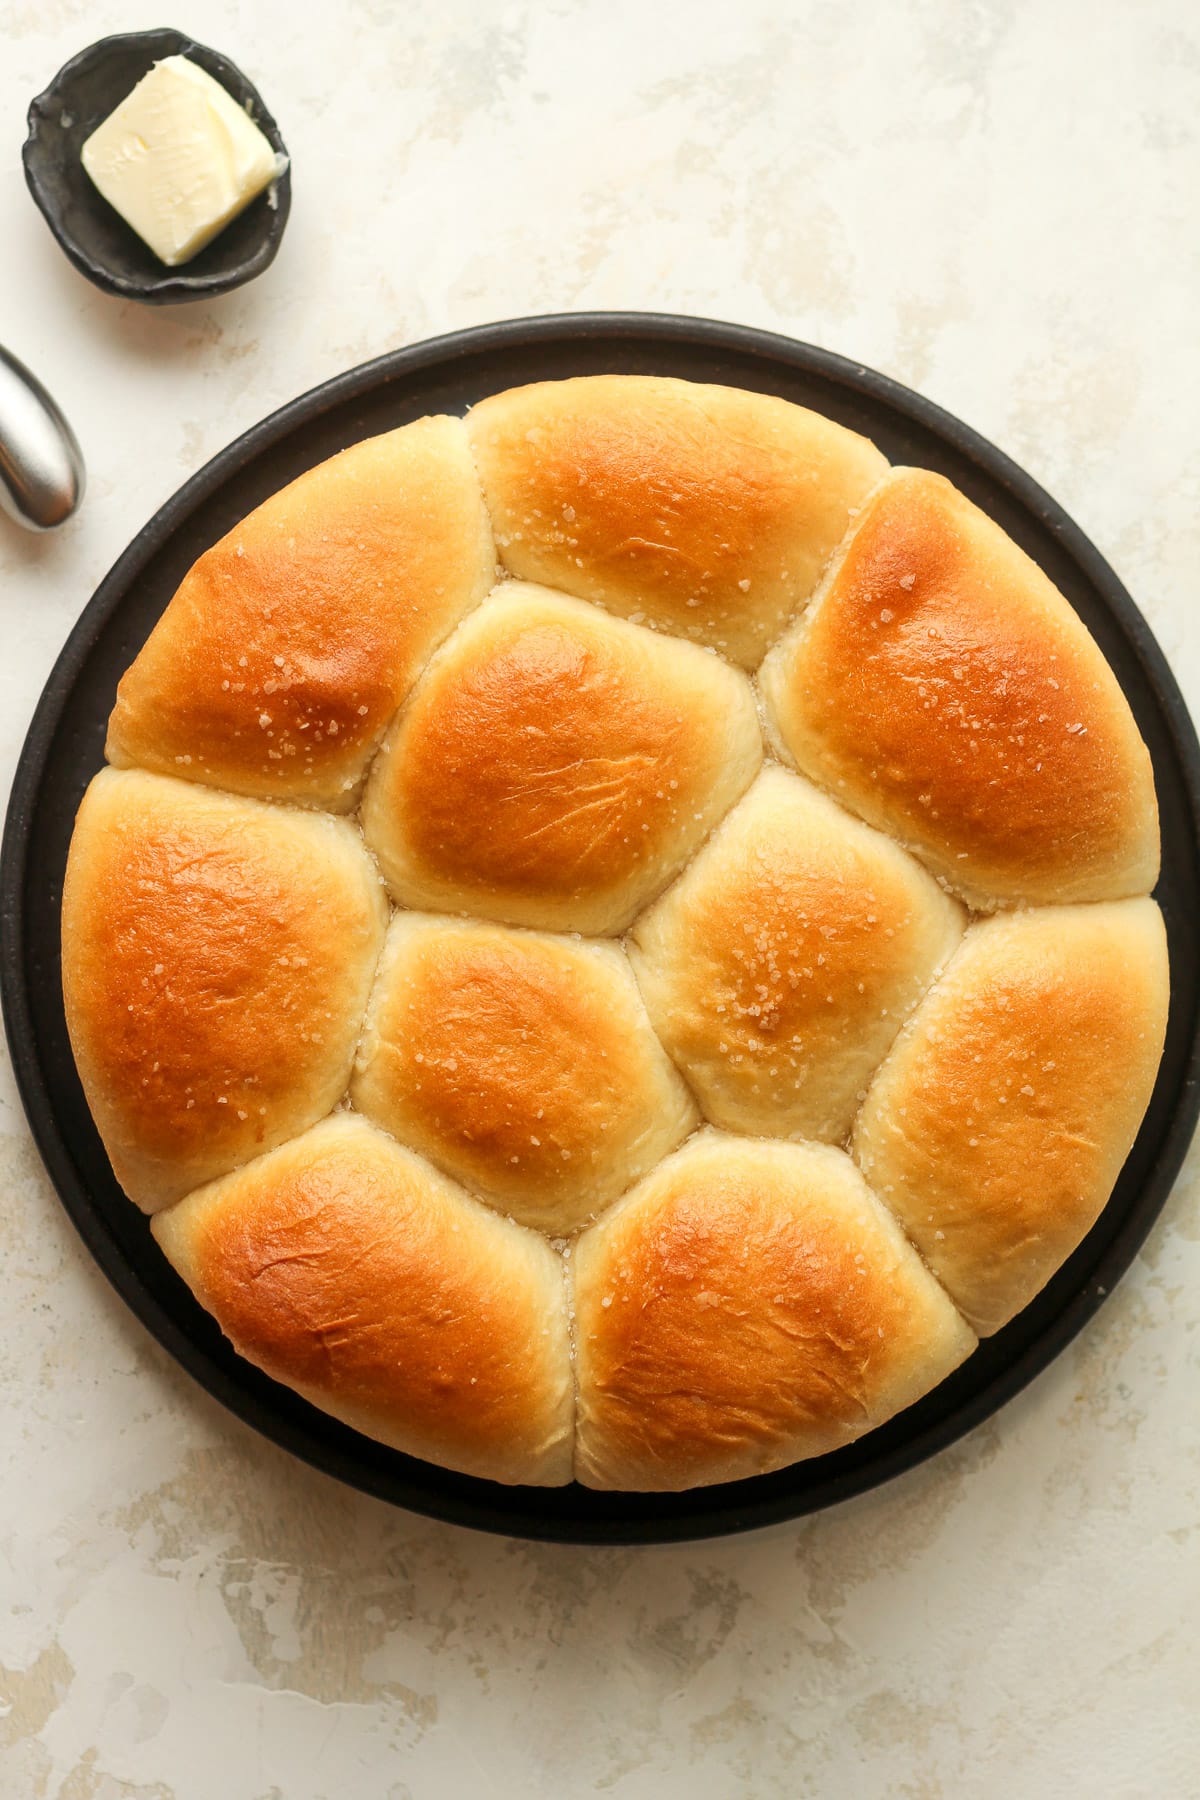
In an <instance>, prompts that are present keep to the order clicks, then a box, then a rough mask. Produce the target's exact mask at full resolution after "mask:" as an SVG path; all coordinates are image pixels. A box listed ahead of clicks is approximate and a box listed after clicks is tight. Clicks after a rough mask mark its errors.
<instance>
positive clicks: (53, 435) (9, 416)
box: [0, 346, 84, 531]
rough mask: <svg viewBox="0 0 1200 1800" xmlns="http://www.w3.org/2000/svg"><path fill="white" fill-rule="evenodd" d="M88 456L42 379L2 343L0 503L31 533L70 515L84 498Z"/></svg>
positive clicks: (50, 525) (58, 522)
mask: <svg viewBox="0 0 1200 1800" xmlns="http://www.w3.org/2000/svg"><path fill="white" fill-rule="evenodd" d="M83 483H84V471H83V454H82V452H81V451H80V448H79V444H78V441H77V439H76V437H75V433H74V432H73V431H72V430H71V427H70V426H69V425H68V424H67V421H66V420H65V419H64V418H63V416H62V413H61V412H60V411H59V409H58V407H57V406H56V405H55V403H54V401H53V400H52V399H51V398H50V396H49V394H48V393H47V392H46V390H45V388H44V387H43V386H42V384H41V382H40V381H38V379H37V378H36V376H34V375H31V374H30V372H29V370H28V369H27V368H26V367H25V365H24V363H20V362H18V361H17V359H16V357H15V356H12V355H10V354H9V352H8V351H7V350H5V349H4V348H3V347H2V346H0V507H3V508H4V511H5V512H6V513H8V514H10V516H11V517H12V518H14V519H15V520H16V521H17V523H18V524H19V525H27V526H28V527H29V529H30V530H31V531H49V530H50V529H51V527H52V526H55V525H61V524H62V522H63V520H64V519H69V518H70V516H71V514H72V513H73V512H74V511H75V508H76V507H77V506H78V505H79V502H80V500H81V499H82V498H83Z"/></svg>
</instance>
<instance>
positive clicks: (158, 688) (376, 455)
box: [107, 418, 496, 811]
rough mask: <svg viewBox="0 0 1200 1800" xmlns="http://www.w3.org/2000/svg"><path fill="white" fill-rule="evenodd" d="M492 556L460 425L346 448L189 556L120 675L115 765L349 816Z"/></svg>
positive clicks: (478, 591)
mask: <svg viewBox="0 0 1200 1800" xmlns="http://www.w3.org/2000/svg"><path fill="white" fill-rule="evenodd" d="M495 562H496V556H495V548H494V546H493V544H492V538H491V529H490V527H489V525H488V520H487V515H486V513H485V512H484V509H483V503H482V499H481V497H480V493H479V484H478V482H477V480H476V478H475V473H474V469H473V466H472V463H471V458H470V455H469V452H468V449H467V442H466V436H465V433H464V430H463V425H462V422H461V420H459V419H449V418H435V419H419V420H418V421H417V422H416V424H414V425H405V426H402V427H401V428H400V429H399V430H398V431H390V432H387V433H386V434H385V435H384V436H383V437H376V438H368V439H366V440H365V442H363V443H361V444H355V445H354V446H353V447H352V448H351V449H349V450H343V451H342V452H341V454H340V455H339V456H334V457H332V458H331V459H330V460H329V461H328V462H323V463H320V464H319V465H318V466H317V467H316V468H314V469H310V470H309V471H308V473H307V474H305V475H301V476H300V477H299V479H298V480H296V481H293V482H292V483H291V484H290V486H288V487H285V488H283V489H282V490H281V491H280V492H279V493H277V494H273V495H272V496H271V498H270V499H268V500H265V501H264V502H263V504H262V505H261V506H260V507H258V508H257V509H256V511H254V512H252V513H251V514H250V515H249V517H248V518H245V519H243V520H242V522H241V524H240V525H237V526H235V527H234V529H233V530H232V531H231V532H229V533H228V535H227V536H225V537H223V538H222V539H221V540H220V542H219V543H217V544H214V545H213V547H212V549H211V550H208V551H206V552H205V554H204V555H203V556H202V557H201V558H200V560H199V561H198V562H197V563H195V564H193V566H192V568H191V569H190V570H189V571H188V573H187V574H186V575H185V576H184V578H183V581H182V582H181V583H180V586H179V589H178V591H177V593H176V595H175V598H174V599H173V600H172V601H171V604H170V605H169V606H168V607H167V610H166V612H165V613H164V614H163V616H162V618H161V619H160V620H159V622H158V624H157V625H156V626H155V628H154V630H153V631H152V632H151V634H150V637H149V639H148V640H147V642H146V645H145V647H144V648H143V650H142V652H141V654H140V655H139V656H138V657H137V659H136V660H135V662H134V663H133V665H132V666H131V667H130V668H129V669H128V670H127V671H126V673H125V675H124V676H123V677H122V680H121V684H120V687H119V688H118V690H117V703H116V706H115V707H114V708H113V713H112V718H111V719H110V721H109V728H108V746H107V755H108V759H109V761H110V762H111V763H114V764H116V765H117V767H119V768H126V767H129V766H131V765H133V764H139V765H140V766H141V767H143V768H147V769H155V770H157V771H158V773H159V774H161V775H178V776H181V777H182V778H183V779H185V780H188V781H202V782H209V783H211V784H213V785H214V786H216V787H223V788H230V789H232V790H233V791H234V792H235V793H239V794H258V795H262V796H263V797H264V798H268V799H272V798H273V799H285V800H292V801H296V802H297V803H299V804H302V805H309V806H324V807H330V808H332V809H333V810H334V811H345V810H347V809H349V808H350V807H352V806H353V804H354V801H355V790H356V788H357V787H358V784H359V782H360V781H361V779H362V776H363V774H364V772H365V770H366V766H367V763H368V762H369V760H370V758H371V756H372V754H373V752H374V750H375V748H376V746H377V745H378V743H379V740H380V738H381V737H382V736H383V733H384V730H385V728H386V726H387V724H388V721H389V719H390V718H391V717H392V714H393V713H394V712H395V710H396V708H397V707H398V706H399V704H400V702H401V700H402V699H403V698H404V696H405V694H406V693H407V692H408V689H409V688H410V687H411V685H412V681H413V678H414V676H415V675H416V673H417V671H418V669H420V667H421V666H422V664H423V663H424V662H425V660H426V658H427V657H428V655H429V653H430V651H431V650H432V649H433V648H434V646H435V645H436V644H438V643H440V642H441V640H442V639H443V638H444V637H445V636H446V634H447V632H449V631H450V630H451V629H452V627H453V626H454V625H455V624H457V622H458V620H459V619H460V618H462V616H463V614H464V613H465V612H467V611H468V609H469V608H470V607H472V606H474V605H475V604H476V602H477V601H479V600H481V599H482V598H483V596H484V595H485V594H486V593H487V591H488V589H489V588H490V587H491V585H492V582H493V580H494V578H495Z"/></svg>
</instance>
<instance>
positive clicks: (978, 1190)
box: [854, 900, 1168, 1335]
mask: <svg viewBox="0 0 1200 1800" xmlns="http://www.w3.org/2000/svg"><path fill="white" fill-rule="evenodd" d="M1167 1001H1168V970H1167V948H1166V936H1165V933H1164V931H1163V923H1162V918H1161V916H1160V914H1159V911H1158V908H1157V907H1156V906H1155V904H1154V902H1153V900H1126V901H1121V902H1117V903H1115V904H1110V905H1100V906H1078V907H1054V908H1048V909H1045V910H1040V909H1039V910H1036V911H1032V912H1023V913H1009V914H1002V915H1000V916H999V917H997V918H994V919H989V920H987V921H985V922H983V923H980V924H978V925H975V926H973V927H972V928H971V930H970V931H969V932H968V933H967V935H966V937H965V939H964V940H963V944H962V948H961V949H960V950H959V952H958V954H957V956H956V957H955V958H954V960H953V961H952V962H951V964H950V966H949V968H948V969H947V970H946V973H945V974H944V975H943V977H942V979H941V980H940V981H939V982H938V983H937V985H936V987H935V988H934V989H933V991H932V993H931V994H930V995H929V997H928V998H927V999H926V1001H925V1002H924V1004H923V1005H922V1006H921V1007H920V1009H919V1010H918V1011H917V1013H916V1014H915V1015H914V1017H913V1018H912V1019H911V1021H910V1022H909V1024H908V1025H907V1026H906V1028H905V1029H904V1031H903V1032H902V1033H901V1035H900V1037H899V1039H898V1040H897V1042H896V1045H895V1048H894V1049H893V1051H892V1053H891V1055H890V1056H889V1057H888V1059H887V1061H886V1062H885V1063H884V1065H883V1067H882V1068H881V1069H880V1071H879V1074H878V1075H877V1077H876V1079H875V1081H874V1083H873V1084H872V1087H871V1090H870V1092H869V1094H868V1095H867V1099H866V1103H865V1104H864V1106H863V1109H862V1112H861V1114H860V1115H859V1119H858V1123H857V1126H856V1128H855V1133H854V1153H855V1155H856V1157H857V1158H858V1160H859V1162H860V1164H861V1166H862V1168H863V1170H864V1172H865V1174H866V1177H867V1179H868V1181H870V1182H871V1184H872V1186H873V1187H874V1188H875V1190H876V1192H877V1193H878V1194H879V1195H880V1196H881V1197H882V1199H883V1200H884V1201H885V1202H886V1204H887V1205H888V1206H889V1207H890V1208H891V1209H892V1211H893V1212H894V1213H895V1214H896V1216H897V1217H898V1219H899V1220H900V1223H901V1224H902V1225H903V1227H904V1229H905V1231H907V1233H908V1235H909V1237H910V1238H911V1239H912V1241H913V1242H914V1244H916V1246H917V1248H918V1250H920V1252H921V1254H922V1256H923V1257H924V1258H925V1260H926V1262H927V1263H928V1264H929V1266H930V1268H931V1269H932V1270H933V1272H934V1274H935V1275H936V1276H937V1278H938V1280H939V1281H941V1282H942V1284H943V1285H944V1286H945V1287H946V1289H947V1290H948V1291H949V1293H950V1294H951V1295H952V1297H953V1298H954V1300H955V1302H956V1304H957V1305H958V1307H959V1308H960V1310H961V1311H962V1312H963V1313H964V1314H965V1316H966V1317H967V1318H968V1319H969V1320H970V1321H971V1324H972V1325H973V1326H974V1327H975V1329H976V1331H978V1332H979V1333H981V1334H982V1335H986V1334H987V1333H989V1332H993V1331H998V1330H999V1329H1000V1327H1001V1326H1002V1325H1004V1324H1006V1323H1007V1321H1008V1320H1009V1319H1011V1318H1012V1316H1013V1314H1014V1313H1016V1312H1018V1311H1019V1310H1020V1309H1021V1308H1022V1307H1023V1306H1025V1305H1027V1304H1028V1302H1029V1301H1030V1300H1031V1299H1032V1298H1033V1296H1034V1295H1035V1294H1036V1293H1037V1292H1038V1291H1039V1290H1040V1289H1041V1288H1042V1287H1043V1286H1044V1285H1045V1283H1046V1282H1047V1281H1048V1280H1049V1278H1050V1276H1051V1275H1052V1274H1053V1273H1054V1271H1055V1270H1056V1269H1057V1268H1058V1267H1059V1265H1060V1264H1061V1263H1062V1262H1063V1261H1065V1259H1066V1258H1067V1257H1068V1256H1069V1255H1070V1253H1071V1251H1072V1250H1074V1249H1075V1247H1076V1245H1077V1244H1078V1243H1080V1241H1081V1240H1082V1238H1083V1237H1084V1235H1085V1233H1086V1232H1087V1231H1088V1230H1089V1229H1090V1228H1091V1226H1092V1224H1093V1223H1094V1222H1095V1220H1096V1218H1097V1216H1098V1215H1099V1213H1100V1210H1101V1208H1102V1207H1103V1205H1104V1203H1105V1201H1106V1200H1107V1199H1108V1197H1109V1194H1110V1193H1111V1191H1112V1187H1113V1183H1114V1182H1115V1181H1116V1178H1117V1176H1118V1174H1119V1173H1120V1169H1121V1165H1122V1163H1123V1162H1124V1161H1125V1158H1126V1156H1127V1155H1128V1154H1129V1149H1130V1146H1131V1145H1132V1143H1133V1140H1134V1138H1135V1136H1136V1135H1137V1129H1138V1126H1139V1125H1140V1124H1141V1122H1142V1115H1143V1114H1144V1112H1145V1110H1146V1106H1147V1104H1148V1102H1149V1099H1150V1094H1151V1091H1152V1089H1153V1087H1154V1077H1155V1074H1156V1072H1157V1069H1158V1062H1159V1057H1160V1056H1161V1054H1162V1047H1163V1037H1164V1033H1165V1031H1166V1022H1167Z"/></svg>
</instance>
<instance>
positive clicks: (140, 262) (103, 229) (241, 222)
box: [21, 27, 292, 306]
mask: <svg viewBox="0 0 1200 1800" xmlns="http://www.w3.org/2000/svg"><path fill="white" fill-rule="evenodd" d="M166 56H186V57H187V58H188V60H189V61H190V62H194V63H197V64H199V66H200V68H202V69H203V70H204V71H205V73H206V74H209V75H211V76H212V78H213V80H214V81H219V82H220V84H221V86H222V87H223V88H225V89H226V91H227V92H228V93H230V94H232V95H233V98H234V99H235V100H236V101H237V103H238V105H239V106H244V107H245V108H246V110H247V111H248V112H249V114H250V117H251V118H252V119H253V120H254V123H255V124H256V125H257V126H258V129H259V130H260V131H261V132H262V134H263V136H264V137H265V138H266V139H267V140H268V142H269V143H270V145H271V148H272V149H273V150H275V151H278V152H279V153H280V154H281V155H284V156H286V155H287V148H286V146H285V144H284V141H283V139H282V138H281V137H280V135H279V127H278V125H276V123H275V121H274V119H273V118H272V117H271V115H270V113H269V112H268V111H267V109H266V107H265V106H264V105H263V101H262V96H261V94H260V93H259V91H258V89H257V88H256V87H253V86H252V85H251V83H250V82H249V81H247V79H246V77H245V76H244V75H243V74H242V71H241V70H240V69H239V68H238V66H237V64H236V63H231V62H230V60H229V58H228V57H227V56H222V55H221V54H220V52H219V51H217V50H210V49H208V47H207V46H206V45H205V44H197V43H196V42H195V40H194V39H193V38H190V37H188V36H187V35H186V34H185V33H184V32H182V31H171V30H169V29H167V28H165V27H164V28H163V29H162V30H159V31H127V32H123V33H122V34H121V35H120V36H118V37H107V38H101V40H100V42H99V43H96V44H89V45H88V48H87V49H86V50H81V51H80V52H79V54H78V56H73V57H72V58H71V60H70V62H69V63H66V64H64V66H63V67H62V68H61V69H60V70H59V71H58V74H57V75H56V76H55V77H54V80H53V81H52V82H51V83H50V86H49V87H48V88H47V89H46V91H45V92H44V93H42V94H39V95H38V96H37V98H36V100H33V101H32V102H31V103H30V107H29V136H28V137H27V138H26V140H25V145H24V148H23V150H22V152H21V155H22V160H23V161H24V164H25V180H26V181H27V182H28V184H29V191H30V193H31V194H32V195H33V197H34V199H35V200H36V202H37V204H38V207H39V209H40V211H41V213H42V216H43V217H44V219H45V220H46V223H47V224H48V225H49V227H50V229H51V231H52V232H53V233H54V235H55V237H56V238H57V239H58V242H59V244H60V245H61V246H62V248H63V250H64V251H65V252H66V254H67V256H69V257H70V259H71V261H72V262H73V263H74V265H75V267H76V268H77V269H78V270H79V272H80V274H81V275H86V276H87V278H88V280H89V281H91V282H94V283H95V285H96V286H97V287H99V288H103V289H104V291H105V293H107V294H117V295H119V296H120V297H121V298H122V299H124V300H140V301H142V302H143V303H144V304H145V305H147V306H171V305H174V304H175V303H176V302H177V301H180V300H211V299H213V298H214V297H215V296H216V295H217V294H227V293H228V292H229V291H230V289H231V288H236V287H241V286H242V284H243V283H244V282H247V281H252V280H253V279H254V277H255V276H256V275H261V274H262V272H263V270H264V269H265V268H267V267H269V265H270V264H271V263H272V262H273V261H274V260H275V252H276V251H277V250H278V248H279V245H280V241H281V240H282V238H283V233H284V227H285V226H286V225H287V220H288V213H289V211H290V209H291V204H292V173H291V165H290V164H289V166H288V167H287V168H286V169H285V170H284V171H283V174H282V175H279V176H277V177H276V179H275V180H274V181H273V182H272V183H271V187H270V188H268V190H267V191H266V193H263V194H259V196H258V198H257V199H256V200H252V201H251V202H250V205H249V206H248V207H247V208H246V209H245V211H244V212H241V213H239V214H238V216H237V218H236V219H231V220H230V222H229V224H228V225H227V226H226V227H225V229H224V231H220V232H218V233H217V235H216V237H215V238H214V239H213V241H212V243H211V244H206V245H205V247H204V249H203V250H201V251H200V252H199V253H198V254H197V255H196V256H194V257H193V258H192V260H191V261H190V262H188V263H184V264H182V265H181V266H180V267H179V268H177V269H170V268H168V267H167V266H166V264H165V263H161V262H159V260H158V258H157V256H155V254H154V252H153V250H151V249H150V247H149V245H148V244H145V243H143V242H142V240H141V238H140V237H139V236H138V234H137V232H136V231H134V229H133V227H132V226H131V225H127V224H126V222H125V220H124V219H123V218H122V217H121V215H120V213H118V212H116V211H115V210H114V209H113V208H112V207H111V206H110V205H109V204H108V201H107V200H105V199H104V198H103V197H102V195H101V194H100V193H99V192H98V191H97V189H96V188H95V186H94V185H93V183H92V180H91V177H90V176H89V175H88V173H87V171H86V169H85V168H84V166H83V163H82V162H81V161H80V151H81V150H82V149H83V146H84V143H85V142H86V140H87V139H88V138H89V137H90V136H91V135H92V132H93V131H95V129H96V127H97V125H99V124H100V123H101V121H102V120H104V119H106V118H107V117H108V115H109V113H110V112H112V111H113V109H114V107H116V106H119V105H120V103H121V101H122V100H124V98H125V96H126V95H127V94H130V93H132V91H133V89H134V88H135V87H136V86H137V84H138V82H139V81H140V80H141V79H142V76H143V75H146V74H148V73H149V71H150V69H151V68H152V67H153V65H154V64H155V63H156V62H161V61H162V60H163V58H164V57H166Z"/></svg>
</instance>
